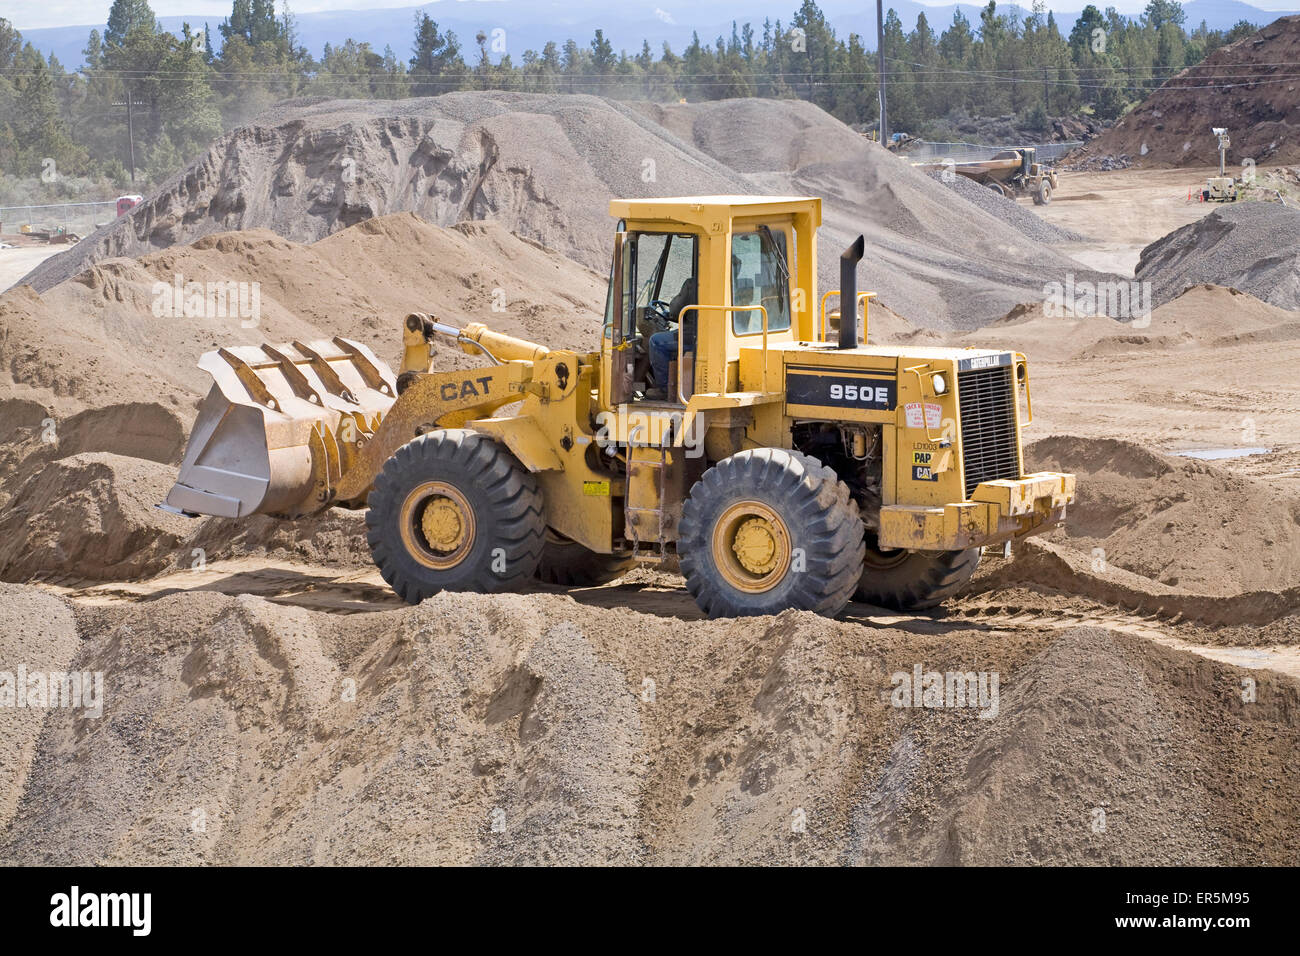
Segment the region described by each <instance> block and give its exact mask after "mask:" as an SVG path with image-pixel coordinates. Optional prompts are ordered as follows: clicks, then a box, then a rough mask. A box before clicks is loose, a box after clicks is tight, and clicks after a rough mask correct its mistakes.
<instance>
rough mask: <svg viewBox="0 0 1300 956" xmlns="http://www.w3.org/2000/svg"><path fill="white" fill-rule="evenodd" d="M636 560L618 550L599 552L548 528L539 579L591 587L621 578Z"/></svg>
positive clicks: (572, 585) (538, 568) (577, 586)
mask: <svg viewBox="0 0 1300 956" xmlns="http://www.w3.org/2000/svg"><path fill="white" fill-rule="evenodd" d="M635 563H636V562H635V561H633V560H631V559H630V558H623V557H620V556H619V555H616V554H600V553H598V552H596V551H592V550H591V549H590V548H587V547H584V546H583V545H581V544H578V542H576V541H574V540H572V539H570V538H566V537H564V536H563V535H560V534H557V533H556V532H554V531H552V530H551V529H550V528H547V529H546V543H545V545H544V546H543V547H542V559H541V561H540V562H539V563H538V565H537V579H538V580H539V581H543V582H545V583H546V584H559V585H562V586H564V587H570V588H591V587H597V586H599V585H601V584H608V583H609V582H610V581H613V580H615V579H616V578H621V577H622V576H623V575H624V574H626V573H627V572H628V571H630V570H631V569H632V566H633V565H634V564H635Z"/></svg>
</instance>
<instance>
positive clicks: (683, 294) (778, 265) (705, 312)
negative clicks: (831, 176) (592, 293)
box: [602, 197, 820, 407]
mask: <svg viewBox="0 0 1300 956" xmlns="http://www.w3.org/2000/svg"><path fill="white" fill-rule="evenodd" d="M724 198H725V199H726V200H728V201H729V203H730V204H729V205H728V206H726V207H725V209H719V208H718V207H719V206H722V205H723V203H722V202H720V200H722V199H724ZM710 199H712V201H710ZM652 202H654V201H652ZM669 202H671V203H673V206H672V207H671V211H670V216H664V215H663V211H664V207H665V206H667V204H668V203H669ZM688 202H689V204H688ZM623 203H626V204H627V205H629V206H635V207H642V206H650V205H651V203H650V202H646V203H641V202H637V201H621V200H616V201H615V205H619V204H623ZM660 203H662V205H660ZM790 203H791V201H789V200H775V201H773V200H766V201H764V200H755V199H753V198H751V197H709V198H706V199H705V200H704V201H703V202H701V201H697V200H691V201H687V200H676V201H671V200H670V201H658V202H655V206H656V207H657V208H653V209H642V208H637V209H636V210H635V211H636V212H640V213H642V215H641V216H639V217H638V219H635V220H631V219H630V217H624V218H623V219H622V220H621V221H620V222H619V226H618V231H617V233H616V235H615V247H614V256H613V262H612V265H611V268H610V278H609V294H608V297H607V300H606V307H605V325H604V330H603V336H602V338H603V342H602V350H603V351H604V357H605V358H607V360H608V361H609V365H608V370H609V376H608V378H607V379H606V381H608V382H609V393H608V401H609V403H610V405H611V406H617V405H620V404H623V403H627V402H648V403H665V404H669V405H674V406H678V407H680V406H682V405H685V404H686V403H687V402H688V401H689V400H690V397H691V396H692V395H693V394H695V393H696V392H709V393H715V392H721V391H728V390H730V389H731V388H734V387H735V386H734V384H732V383H733V382H734V381H735V378H736V369H735V368H733V367H731V366H734V365H735V362H736V359H737V357H738V354H739V349H740V348H742V347H753V346H758V345H760V344H764V345H765V344H767V342H768V340H769V339H768V337H769V336H774V337H776V338H777V339H788V338H790V335H791V332H792V328H793V325H794V322H795V321H796V319H797V318H799V317H798V316H796V315H795V312H796V309H795V308H794V306H793V303H794V302H795V301H799V300H797V299H795V292H796V290H797V288H798V286H799V282H798V277H796V276H795V275H792V260H793V259H794V258H795V245H796V239H799V240H803V238H804V237H803V236H797V235H796V222H795V216H794V214H793V212H792V210H791V209H790V206H789V204H790ZM764 206H766V208H764ZM629 211H632V210H629ZM719 214H723V215H725V218H719ZM661 217H662V218H661ZM670 217H671V218H670ZM804 218H805V219H806V220H807V222H806V223H800V225H804V228H805V229H807V235H808V237H809V239H810V238H811V235H812V233H813V232H814V231H815V225H814V224H813V221H814V218H816V219H818V220H819V218H820V217H814V216H813V215H808V214H805V216H804ZM665 220H666V221H665ZM809 258H811V256H809ZM805 278H806V277H805ZM710 370H711V372H712V374H711V375H710V374H709V373H710ZM706 376H708V377H709V379H710V380H709V381H705V380H704V378H705V377H706ZM719 376H721V381H719V380H718V378H719Z"/></svg>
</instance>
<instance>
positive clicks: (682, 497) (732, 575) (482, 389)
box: [163, 196, 1074, 616]
mask: <svg viewBox="0 0 1300 956" xmlns="http://www.w3.org/2000/svg"><path fill="white" fill-rule="evenodd" d="M610 213H611V215H612V216H613V218H614V219H615V220H617V223H618V224H617V227H616V230H615V232H614V243H613V256H612V266H611V269H610V279H609V292H608V296H607V301H606V308H605V318H604V326H603V330H602V333H601V340H600V348H599V351H593V352H577V351H568V350H562V349H550V348H547V347H546V346H544V345H539V344H535V343H532V342H526V341H523V340H520V339H517V338H513V337H509V336H505V335H502V334H499V333H497V332H494V331H492V330H491V329H488V328H487V327H485V326H483V325H480V324H472V325H469V326H467V327H465V328H454V327H451V326H448V325H445V324H443V323H441V322H439V321H438V320H437V318H436V317H433V316H431V315H427V314H424V313H413V314H411V315H410V316H408V317H407V318H406V320H405V327H404V333H403V334H404V353H403V360H402V367H401V370H400V372H399V374H398V375H396V376H394V375H393V373H392V371H391V370H390V369H389V368H387V367H386V366H385V365H384V364H383V363H382V362H381V361H379V360H378V359H377V358H376V357H375V356H374V355H373V354H372V353H371V352H370V351H369V350H368V349H366V348H365V347H364V346H362V345H359V344H357V343H355V342H351V341H348V340H346V339H342V338H335V339H333V340H331V341H317V342H293V343H290V344H286V345H279V346H270V345H264V346H261V347H245V348H231V349H221V350H219V351H216V352H211V353H208V354H207V355H205V356H203V359H202V361H201V362H200V366H201V367H202V368H204V369H206V370H207V371H208V372H210V373H211V374H212V376H213V379H214V385H213V388H212V391H211V392H210V394H209V395H208V397H207V398H206V399H205V401H204V403H203V406H202V409H201V411H200V414H199V417H198V420H197V422H196V424H195V426H194V431H193V434H192V436H191V439H190V444H189V448H188V449H187V451H186V455H185V458H184V461H183V463H182V465H181V469H180V475H179V477H178V479H177V482H176V484H175V486H174V487H173V488H172V490H171V492H170V493H169V495H168V497H167V501H166V503H165V504H164V505H163V507H165V508H168V509H169V510H172V511H177V512H180V513H183V514H188V515H200V514H207V515H220V516H225V517H230V518H241V517H245V516H247V515H251V514H257V513H266V514H272V515H279V516H281V517H285V518H296V517H300V516H303V515H309V514H313V513H315V512H319V511H321V510H322V509H325V508H329V507H342V508H367V509H368V511H367V514H366V525H367V530H368V541H369V545H370V549H371V552H372V554H373V557H374V560H375V563H376V564H377V565H378V567H379V570H380V572H381V573H382V575H383V577H384V579H385V580H386V581H387V582H388V583H389V584H390V585H391V586H392V588H393V590H394V591H396V592H397V593H398V594H399V595H400V596H401V597H402V598H403V599H405V600H407V601H409V602H412V603H416V602H419V601H420V600H422V599H424V598H426V597H428V596H429V595H431V594H434V593H436V592H438V591H442V590H472V591H498V590H503V589H510V588H515V587H518V586H520V585H522V584H523V583H524V582H526V581H528V580H529V579H532V578H541V579H542V580H544V581H548V582H553V583H558V584H568V585H575V586H583V585H592V584H597V583H601V582H605V581H608V580H611V579H613V578H615V577H617V576H618V575H620V574H621V573H623V572H624V571H625V570H627V569H628V568H629V567H631V566H632V565H633V564H634V563H636V562H638V561H650V562H657V563H660V564H663V565H666V566H668V567H679V568H680V570H681V573H682V574H683V575H684V577H685V579H686V583H687V586H688V588H689V589H690V592H691V594H692V595H694V597H695V599H696V600H697V601H698V603H699V605H700V607H701V608H702V609H704V610H705V611H706V612H707V613H709V614H711V615H714V616H731V615H752V614H771V613H776V612H779V611H781V610H784V609H785V608H804V609H808V610H813V611H817V612H819V613H822V614H827V615H834V614H836V613H837V612H839V611H840V610H841V609H842V608H843V607H844V605H845V604H846V603H847V602H848V601H849V600H850V599H851V598H853V597H854V596H855V595H856V596H857V597H858V599H860V600H864V601H869V602H871V603H873V604H877V605H884V606H891V607H896V608H900V609H917V608H926V607H931V606H933V605H935V604H937V603H939V602H940V601H942V600H944V599H945V598H947V597H948V596H950V595H952V594H953V593H955V592H956V591H957V590H958V589H960V588H961V587H962V585H963V584H965V582H966V581H967V580H968V579H969V578H970V576H971V574H972V573H973V571H974V570H975V565H976V563H977V561H978V560H979V556H980V552H981V549H982V548H984V547H985V546H988V545H994V544H999V543H1004V542H1010V541H1011V540H1013V539H1018V538H1022V537H1024V536H1026V535H1031V534H1038V533H1041V532H1043V531H1045V530H1047V529H1048V528H1051V527H1052V526H1053V525H1056V524H1057V523H1059V522H1060V521H1062V519H1063V518H1064V517H1065V513H1066V507H1067V505H1068V504H1069V503H1070V502H1071V501H1072V500H1073V499H1074V476H1073V475H1068V474H1057V473H1054V472H1043V473H1037V474H1026V473H1025V469H1024V458H1023V454H1022V451H1021V439H1020V434H1021V428H1022V427H1023V426H1024V425H1025V424H1027V423H1028V422H1029V420H1030V416H1031V415H1032V411H1031V406H1030V396H1029V373H1028V365H1027V363H1026V359H1025V357H1024V356H1023V355H1022V354H1020V353H1018V352H1014V351H1010V350H1006V351H1000V350H994V349H951V348H895V347H883V346H872V345H868V344H866V328H867V316H868V309H869V305H870V299H871V298H872V296H873V293H859V292H857V289H856V285H857V282H856V269H857V264H858V262H859V261H860V260H861V258H862V256H863V251H864V244H863V239H862V237H861V236H859V237H858V239H857V241H856V242H855V243H854V244H853V245H852V246H851V247H850V248H849V249H848V250H847V251H845V252H844V254H843V255H842V256H841V265H840V273H841V280H840V289H839V290H837V291H829V292H826V293H824V294H822V295H821V296H820V298H819V297H818V290H817V286H816V282H817V280H816V276H817V245H816V235H817V229H818V227H819V226H820V224H821V201H820V200H819V199H812V198H784V197H776V198H765V197H751V196H709V197H693V198H679V199H646V200H622V199H620V200H614V201H612V202H611V204H610ZM835 296H838V300H839V302H840V303H842V306H843V307H842V309H841V310H840V312H842V315H841V314H840V312H836V311H835V310H831V311H830V312H829V313H828V312H827V307H828V305H829V304H830V300H831V298H832V297H835ZM859 310H861V312H862V318H861V320H859V317H858V314H859ZM440 338H445V339H446V340H448V341H450V342H455V343H459V346H460V347H461V348H462V349H463V350H464V351H465V352H467V353H469V354H470V355H474V356H479V357H481V359H482V361H483V365H482V367H481V368H477V369H471V370H469V371H446V372H435V371H432V370H431V367H430V366H431V354H432V348H431V347H432V345H433V343H434V342H435V341H437V340H438V339H440Z"/></svg>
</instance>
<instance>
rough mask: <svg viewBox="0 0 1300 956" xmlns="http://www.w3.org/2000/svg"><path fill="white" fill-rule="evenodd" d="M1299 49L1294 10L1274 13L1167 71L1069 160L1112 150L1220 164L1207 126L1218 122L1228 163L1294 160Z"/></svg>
mask: <svg viewBox="0 0 1300 956" xmlns="http://www.w3.org/2000/svg"><path fill="white" fill-rule="evenodd" d="M1297 56H1300V16H1289V17H1282V18H1281V19H1279V20H1275V21H1274V22H1273V23H1270V24H1269V25H1268V26H1266V27H1264V28H1263V29H1262V30H1260V31H1259V32H1258V33H1256V34H1254V35H1252V36H1248V37H1243V38H1242V39H1240V40H1237V41H1236V42H1234V43H1230V44H1228V45H1227V46H1224V47H1220V48H1219V49H1218V50H1215V51H1214V52H1213V53H1211V54H1210V55H1209V56H1208V57H1206V58H1205V60H1204V61H1202V62H1201V63H1199V64H1197V65H1196V66H1193V67H1190V68H1188V69H1186V70H1183V71H1182V72H1181V73H1179V74H1178V75H1177V76H1174V77H1173V78H1171V79H1170V80H1169V81H1168V82H1166V83H1165V84H1164V86H1162V87H1161V88H1160V89H1158V90H1156V92H1154V93H1152V94H1151V95H1150V96H1148V97H1147V98H1146V99H1145V100H1143V101H1142V103H1141V105H1139V106H1138V107H1137V108H1136V109H1134V110H1133V111H1132V112H1130V113H1128V114H1127V115H1125V116H1124V117H1123V118H1122V119H1121V120H1119V121H1118V122H1117V123H1116V124H1115V125H1114V126H1113V127H1112V128H1111V129H1110V130H1108V131H1107V132H1106V133H1105V134H1103V135H1102V136H1100V137H1098V138H1097V139H1096V140H1094V141H1092V142H1091V143H1089V144H1088V145H1087V146H1086V147H1083V149H1081V150H1076V151H1075V152H1074V153H1072V154H1071V155H1070V157H1069V159H1070V161H1072V162H1081V161H1083V160H1084V159H1085V158H1087V157H1088V156H1103V155H1111V156H1122V157H1125V158H1127V159H1129V160H1131V162H1132V164H1133V165H1135V166H1218V164H1219V145H1218V141H1217V140H1216V139H1215V137H1214V136H1213V135H1211V133H1210V127H1212V126H1223V127H1226V128H1227V129H1228V133H1229V136H1230V138H1231V140H1232V147H1231V151H1230V153H1229V155H1228V161H1229V162H1230V163H1232V164H1233V165H1234V166H1239V165H1240V164H1241V162H1242V160H1243V159H1252V160H1254V161H1255V163H1256V164H1259V165H1263V164H1264V163H1294V162H1297V161H1300V137H1297V135H1296V134H1297V129H1296V114H1297V109H1300V94H1298V93H1297V92H1296V84H1295V83H1294V81H1292V80H1290V78H1289V74H1288V72H1287V71H1288V70H1290V69H1291V67H1290V66H1288V64H1291V63H1294V62H1295V61H1296V57H1297ZM1085 150H1086V153H1085V152H1084V151H1085Z"/></svg>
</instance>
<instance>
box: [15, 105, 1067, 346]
mask: <svg viewBox="0 0 1300 956" xmlns="http://www.w3.org/2000/svg"><path fill="white" fill-rule="evenodd" d="M755 130H761V131H762V135H755ZM737 193H739V194H757V193H769V194H778V195H816V196H821V197H823V198H824V199H825V204H824V216H825V226H824V227H823V230H822V241H823V243H825V245H824V246H823V249H825V250H827V252H829V253H834V254H838V252H839V251H841V250H842V249H843V248H844V247H845V246H847V245H848V244H849V243H850V242H851V241H852V240H853V239H854V238H855V237H856V236H857V235H858V233H859V232H865V233H866V234H867V237H868V240H869V242H870V244H871V245H870V248H869V251H868V259H869V262H868V266H867V270H868V271H867V273H866V277H867V281H868V282H869V283H871V284H872V287H875V288H877V289H878V290H879V292H880V293H881V300H882V301H883V302H884V303H885V304H886V305H888V306H890V307H891V308H893V309H894V310H895V311H897V312H899V313H900V314H902V315H904V316H906V317H908V318H909V319H911V320H912V321H914V322H918V323H919V324H923V325H932V326H939V327H945V326H963V327H970V326H974V325H979V324H981V323H982V322H984V321H987V320H988V319H991V318H993V317H995V316H996V315H1000V314H1002V313H1003V312H1005V311H1006V310H1007V309H1008V308H1010V307H1011V306H1012V305H1014V304H1015V302H1016V301H1018V299H1019V298H1022V297H1024V296H1025V295H1026V294H1028V293H1030V292H1031V291H1032V292H1033V293H1034V294H1041V287H1042V276H1043V275H1044V274H1049V275H1055V274H1058V273H1060V274H1063V273H1064V272H1066V271H1071V270H1073V271H1078V267H1077V264H1074V263H1072V262H1071V261H1070V260H1068V259H1066V258H1065V257H1064V256H1061V255H1060V254H1059V253H1057V252H1055V251H1053V250H1052V249H1050V248H1047V247H1045V246H1043V245H1041V244H1040V243H1038V242H1036V241H1034V240H1032V239H1030V238H1029V237H1028V236H1027V235H1026V234H1025V233H1024V232H1023V231H1021V230H1020V229H1017V228H1014V227H1012V226H1009V225H1007V224H1006V223H1004V222H1003V221H1002V220H1001V219H999V218H998V217H996V216H990V215H987V214H986V213H984V212H983V211H982V210H981V209H980V208H978V207H973V206H971V205H970V204H969V203H966V202H964V201H962V200H960V199H956V198H954V197H952V196H949V195H944V194H941V193H940V194H936V190H935V189H934V188H933V185H932V184H931V183H930V182H929V180H927V179H926V178H925V177H924V176H923V174H921V173H918V172H917V171H915V170H913V169H912V168H911V166H910V165H909V164H908V163H907V162H906V161H904V160H902V159H900V158H898V157H896V156H894V155H892V154H890V153H889V152H888V151H886V150H884V149H881V148H880V147H878V146H876V145H875V144H872V143H870V142H868V141H867V140H866V139H865V138H864V137H862V136H860V135H858V134H857V133H854V132H853V130H851V129H850V128H849V127H847V126H845V125H844V124H843V123H840V122H839V121H838V120H836V119H834V118H833V117H831V116H830V115H829V114H827V113H825V112H823V111H822V110H820V109H818V108H817V107H815V106H813V105H811V104H808V103H803V102H799V101H794V100H760V99H749V100H725V101H721V102H717V103H708V104H692V105H685V104H681V105H676V106H668V107H651V106H639V107H634V106H629V105H624V104H621V103H618V102H615V101H612V100H603V99H599V98H596V97H590V96H561V95H554V96H552V95H539V94H523V93H496V92H474V93H451V94H447V95H444V96H439V97H433V98H428V99H414V100H407V101H391V100H390V101H360V100H346V101H330V102H306V101H298V102H289V103H285V104H282V105H280V106H278V107H276V108H275V109H273V110H272V111H270V112H268V113H266V114H264V115H263V116H261V117H260V118H259V120H258V122H257V123H256V124H254V125H250V126H248V127H244V128H242V129H239V130H236V131H234V132H232V133H230V134H228V135H227V136H225V137H224V138H223V139H221V140H220V141H218V142H217V143H216V144H214V145H213V146H212V148H211V149H210V150H209V152H208V153H207V155H206V156H204V157H203V158H201V159H199V160H198V161H196V162H195V163H194V164H193V165H192V166H191V167H189V169H187V170H185V171H184V172H183V173H181V174H180V175H179V176H178V177H177V178H176V179H174V180H172V181H170V182H169V183H167V184H165V185H164V186H163V188H162V190H161V191H160V192H159V193H158V194H157V195H156V196H154V197H151V198H150V199H148V200H146V202H145V203H143V204H142V205H141V206H139V207H137V208H136V209H135V210H133V211H132V213H131V214H130V215H129V216H126V217H123V218H122V219H121V220H118V221H117V222H115V223H114V224H112V225H111V226H109V227H107V228H106V230H105V231H103V232H102V233H97V234H96V235H94V236H91V237H89V238H88V239H87V240H85V241H83V242H81V243H78V244H77V245H76V246H75V247H74V248H73V249H71V250H69V251H68V252H66V253H63V254H61V255H59V256H56V257H54V258H53V259H50V260H49V261H47V262H45V263H43V264H42V265H41V266H40V267H38V268H37V269H35V270H33V272H32V273H31V274H30V275H29V276H27V278H26V281H28V282H30V283H31V284H32V285H33V286H34V287H35V288H36V289H37V290H39V291H45V290H47V289H51V288H53V287H54V286H55V285H57V284H58V283H60V282H62V281H64V280H66V279H68V278H70V277H72V276H74V275H77V274H79V273H81V272H82V271H83V270H85V269H86V268H87V267H88V266H89V265H91V264H93V263H96V262H101V261H102V260H104V259H106V258H110V257H114V256H128V255H129V256H138V255H142V254H145V253H149V252H153V251H156V250H158V249H161V248H168V247H171V246H173V245H176V244H178V243H186V242H192V241H193V240H194V239H196V238H198V237H200V236H204V235H208V234H211V233H215V232H223V231H228V230H233V229H239V230H244V231H249V230H256V229H269V230H271V231H272V232H274V233H276V234H277V235H279V236H282V237H284V238H285V239H288V240H292V241H294V242H310V241H313V240H317V239H320V238H321V237H324V236H327V235H330V234H331V233H334V232H337V231H339V230H342V229H345V228H346V227H348V226H355V225H356V224H358V223H360V222H362V221H364V220H366V219H369V218H371V217H376V216H383V215H385V214H389V213H395V212H398V211H410V212H413V213H415V214H417V215H418V216H419V217H420V218H422V219H424V220H427V221H428V222H431V223H437V224H439V225H443V226H450V225H452V224H454V223H458V222H463V221H467V220H493V221H496V222H499V223H500V224H501V225H503V226H504V227H505V228H506V229H507V230H508V231H511V232H515V233H517V234H519V235H520V236H524V237H527V238H528V239H532V240H535V241H537V242H539V243H541V244H543V245H544V246H546V247H547V248H550V249H554V250H557V251H558V252H560V253H562V254H563V255H565V256H567V257H569V258H571V259H574V260H576V261H577V262H579V263H581V264H583V265H585V266H587V267H588V268H590V269H595V270H598V271H599V272H600V273H601V274H605V273H606V272H607V270H608V265H609V256H610V246H609V241H610V240H609V237H610V235H611V232H612V227H613V224H612V223H611V222H610V220H609V218H608V206H607V203H608V200H609V199H611V198H614V197H615V196H625V197H626V196H633V197H635V196H652V195H665V194H668V195H677V196H681V195H717V194H737ZM834 254H823V256H822V257H821V269H820V279H821V282H822V286H823V288H828V289H829V288H834V287H835V286H836V285H837V284H838V275H837V272H836V269H837V264H836V261H835V255H834ZM584 302H585V304H587V305H589V306H590V305H596V306H599V304H600V303H599V301H598V300H595V299H592V300H584Z"/></svg>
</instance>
